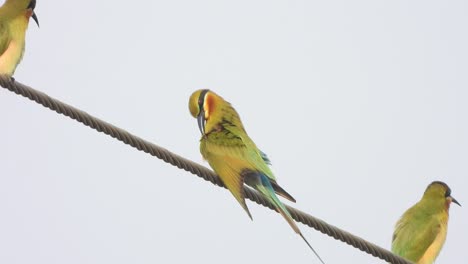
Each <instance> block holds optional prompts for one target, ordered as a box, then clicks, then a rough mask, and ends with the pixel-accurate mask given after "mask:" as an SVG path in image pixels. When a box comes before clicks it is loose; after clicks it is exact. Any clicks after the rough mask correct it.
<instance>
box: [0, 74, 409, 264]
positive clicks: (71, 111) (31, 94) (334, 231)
mask: <svg viewBox="0 0 468 264" xmlns="http://www.w3.org/2000/svg"><path fill="white" fill-rule="evenodd" d="M0 85H1V86H2V87H3V88H5V89H7V90H9V91H11V92H13V93H16V94H19V95H22V96H24V97H26V98H28V99H30V100H32V101H34V102H36V103H38V104H41V105H42V106H44V107H46V108H49V109H50V110H53V111H55V112H57V113H59V114H63V115H65V116H68V117H70V118H71V119H74V120H76V121H78V122H80V123H82V124H84V125H86V126H88V127H90V128H92V129H95V130H97V131H99V132H102V133H104V134H106V135H109V136H111V137H113V138H115V139H117V140H119V141H121V142H123V143H125V144H127V145H130V146H132V147H134V148H136V149H138V150H140V151H143V152H146V153H148V154H150V155H152V156H155V157H157V158H159V159H162V160H163V161H165V162H167V163H169V164H171V165H173V166H176V167H177V168H179V169H183V170H186V171H188V172H191V173H193V174H195V175H197V176H199V177H201V178H203V179H204V180H206V181H209V182H211V183H213V184H215V185H218V186H220V187H224V188H226V187H225V186H224V184H223V182H222V181H221V179H220V178H219V177H218V176H217V175H216V174H215V173H214V172H213V171H211V170H210V169H208V168H206V167H204V166H202V165H200V164H198V163H195V162H193V161H191V160H188V159H186V158H184V157H181V156H179V155H177V154H174V153H172V152H170V151H169V150H167V149H165V148H162V147H159V146H157V145H155V144H153V143H151V142H148V141H146V140H144V139H142V138H139V137H137V136H135V135H132V134H130V133H129V132H127V131H125V130H123V129H121V128H118V127H116V126H114V125H112V124H110V123H107V122H105V121H103V120H100V119H98V118H96V117H93V116H91V115H90V114H88V113H86V112H84V111H81V110H79V109H77V108H75V107H73V106H70V105H68V104H65V103H63V102H61V101H59V100H57V99H54V98H52V97H50V96H48V95H46V94H45V93H42V92H40V91H37V90H35V89H33V88H31V87H28V86H26V85H24V84H21V83H19V82H17V81H15V80H13V79H11V78H10V77H8V76H4V75H0ZM244 192H245V197H246V198H248V199H250V200H252V201H254V202H256V203H257V204H260V205H263V206H265V207H268V208H270V209H272V210H275V209H274V206H273V205H272V204H271V203H270V202H269V201H268V200H266V199H264V198H263V196H262V195H260V194H259V193H257V192H256V191H254V190H252V189H249V188H247V187H244ZM286 207H287V209H288V210H289V212H290V213H291V216H292V217H293V218H294V219H295V220H296V221H298V222H301V223H303V224H305V225H307V226H309V227H312V228H314V229H316V230H318V231H320V232H322V233H324V234H326V235H328V236H331V237H333V238H335V239H337V240H340V241H342V242H344V243H346V244H349V245H351V246H353V247H355V248H357V249H359V250H361V251H364V252H367V253H368V254H370V255H372V256H374V257H377V258H380V259H382V260H385V261H388V262H390V263H393V264H411V263H412V262H410V261H408V260H406V259H404V258H402V257H400V256H397V255H395V254H393V253H392V252H390V251H388V250H386V249H384V248H382V247H379V246H377V245H375V244H372V243H370V242H368V241H366V240H364V239H362V238H360V237H357V236H355V235H353V234H351V233H349V232H346V231H344V230H341V229H339V228H337V227H335V226H332V225H330V224H327V223H326V222H324V221H322V220H320V219H318V218H315V217H313V216H311V215H309V214H307V213H304V212H302V211H300V210H298V209H295V208H293V207H290V206H287V205H286Z"/></svg>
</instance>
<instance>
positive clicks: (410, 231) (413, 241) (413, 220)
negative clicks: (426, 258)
mask: <svg viewBox="0 0 468 264" xmlns="http://www.w3.org/2000/svg"><path fill="white" fill-rule="evenodd" d="M439 232H441V223H440V221H439V219H438V218H437V217H435V216H431V215H430V214H427V213H425V211H424V210H423V208H422V204H416V205H415V206H413V207H412V208H410V209H408V211H406V212H405V213H404V214H403V216H402V217H401V219H400V220H399V221H398V223H397V225H396V229H395V232H394V234H393V241H392V252H393V253H395V254H397V255H399V256H402V257H404V258H406V259H408V260H411V261H413V262H416V261H418V260H419V259H420V258H421V257H422V256H423V255H424V253H425V252H426V251H427V249H428V248H429V246H431V244H432V243H433V242H434V240H435V239H436V237H437V235H438V234H439Z"/></svg>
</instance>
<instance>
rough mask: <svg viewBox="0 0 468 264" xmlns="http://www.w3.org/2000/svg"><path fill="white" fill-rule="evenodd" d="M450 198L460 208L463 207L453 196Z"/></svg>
mask: <svg viewBox="0 0 468 264" xmlns="http://www.w3.org/2000/svg"><path fill="white" fill-rule="evenodd" d="M450 198H451V199H452V202H454V203H456V204H458V206H461V204H460V203H459V202H458V201H457V200H456V199H455V198H453V197H452V196H450Z"/></svg>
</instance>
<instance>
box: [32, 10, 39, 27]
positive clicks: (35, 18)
mask: <svg viewBox="0 0 468 264" xmlns="http://www.w3.org/2000/svg"><path fill="white" fill-rule="evenodd" d="M31 17H32V18H33V19H34V21H35V22H36V24H37V27H39V19H37V16H36V13H34V11H33V13H32V15H31Z"/></svg>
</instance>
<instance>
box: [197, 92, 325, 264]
mask: <svg viewBox="0 0 468 264" xmlns="http://www.w3.org/2000/svg"><path fill="white" fill-rule="evenodd" d="M189 109H190V113H191V114H192V116H193V117H195V118H197V121H198V127H199V128H200V132H201V134H202V137H201V139H200V152H201V154H202V156H203V158H204V159H205V160H207V161H208V163H209V164H210V166H211V168H213V170H214V171H215V172H216V173H217V174H218V175H219V177H220V178H221V180H222V181H223V183H224V185H226V187H227V188H228V189H229V191H230V192H231V193H232V195H233V196H234V197H235V198H236V199H237V201H238V202H239V203H240V204H241V206H242V208H244V210H245V211H246V212H247V214H248V215H249V217H250V218H252V216H251V214H250V212H249V209H248V208H247V205H246V203H245V197H244V190H243V187H244V183H245V184H247V185H249V186H250V187H252V188H254V189H256V190H257V191H258V192H260V193H261V194H262V195H263V196H265V197H266V198H267V199H268V200H269V201H270V202H271V203H272V204H273V205H274V206H275V207H276V210H277V211H278V212H279V213H280V214H281V215H282V216H283V217H284V218H285V219H286V221H287V222H288V223H289V225H290V226H291V227H292V229H293V230H294V231H295V232H296V233H297V234H299V235H300V236H301V237H302V239H304V241H305V242H306V243H307V245H308V246H309V247H310V249H311V250H312V251H313V252H314V253H315V254H316V255H317V257H318V258H319V260H320V261H321V262H322V263H323V261H322V259H321V258H320V256H319V255H318V254H317V253H316V252H315V250H314V249H313V248H312V246H311V245H310V244H309V242H308V241H307V240H306V239H305V237H304V236H303V235H302V233H301V231H300V230H299V228H298V227H297V225H296V223H295V222H294V220H293V219H292V217H291V214H290V213H289V211H288V210H287V209H286V207H285V206H284V204H283V203H282V202H281V201H280V200H279V199H278V197H277V196H276V194H275V193H277V194H278V195H280V196H282V197H284V198H286V199H288V200H290V201H292V202H295V199H294V198H293V197H292V196H291V195H290V194H288V193H287V192H286V191H285V190H284V189H283V188H281V187H280V186H279V185H278V183H277V182H276V178H275V176H274V175H273V172H272V171H271V170H270V168H269V166H268V165H269V163H270V162H269V160H268V158H267V156H266V155H265V154H264V153H263V152H261V151H260V150H259V149H258V148H257V146H256V145H255V143H254V142H253V141H252V140H251V139H250V137H249V136H248V135H247V133H246V131H245V129H244V126H243V125H242V122H241V120H240V117H239V115H238V113H237V112H236V110H235V109H234V108H233V107H232V106H231V104H230V103H228V102H227V101H225V100H224V99H223V98H222V97H221V96H219V95H217V94H216V93H214V92H212V91H210V90H207V89H203V90H197V91H195V92H194V93H193V94H192V95H191V96H190V100H189Z"/></svg>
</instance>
